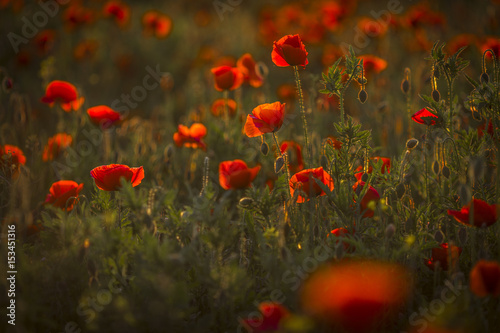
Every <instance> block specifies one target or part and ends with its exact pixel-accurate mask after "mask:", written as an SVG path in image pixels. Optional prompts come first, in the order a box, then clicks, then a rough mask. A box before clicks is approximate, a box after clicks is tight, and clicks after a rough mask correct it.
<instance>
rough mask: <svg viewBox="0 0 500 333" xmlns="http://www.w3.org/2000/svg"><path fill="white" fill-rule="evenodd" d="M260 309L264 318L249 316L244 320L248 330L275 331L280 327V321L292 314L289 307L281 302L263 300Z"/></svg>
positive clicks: (256, 332) (256, 331) (243, 322)
mask: <svg viewBox="0 0 500 333" xmlns="http://www.w3.org/2000/svg"><path fill="white" fill-rule="evenodd" d="M259 311H260V313H261V314H262V316H263V318H247V319H243V320H242V324H243V325H244V326H245V328H246V330H247V332H255V333H258V332H274V331H277V330H278V329H279V327H280V322H281V320H283V319H284V318H286V317H288V316H289V315H290V312H289V311H288V309H287V308H285V307H284V306H283V305H281V304H279V303H273V302H262V303H260V304H259Z"/></svg>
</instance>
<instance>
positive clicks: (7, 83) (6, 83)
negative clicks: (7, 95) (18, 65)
mask: <svg viewBox="0 0 500 333" xmlns="http://www.w3.org/2000/svg"><path fill="white" fill-rule="evenodd" d="M12 86H13V82H12V79H11V78H10V77H4V78H3V81H2V89H3V91H4V92H9V91H10V90H11V89H12Z"/></svg>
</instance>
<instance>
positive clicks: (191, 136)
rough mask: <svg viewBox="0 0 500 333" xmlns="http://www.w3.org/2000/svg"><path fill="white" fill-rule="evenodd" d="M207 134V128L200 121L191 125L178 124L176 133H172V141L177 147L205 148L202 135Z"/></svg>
mask: <svg viewBox="0 0 500 333" xmlns="http://www.w3.org/2000/svg"><path fill="white" fill-rule="evenodd" d="M205 135H207V128H206V127H205V126H204V125H203V124H200V123H194V124H193V125H191V127H189V128H188V127H187V126H184V125H179V126H178V127H177V133H174V142H175V145H176V146H177V147H182V146H184V147H190V148H195V149H196V148H201V149H203V150H205V149H206V148H207V145H206V144H205V142H203V137H205Z"/></svg>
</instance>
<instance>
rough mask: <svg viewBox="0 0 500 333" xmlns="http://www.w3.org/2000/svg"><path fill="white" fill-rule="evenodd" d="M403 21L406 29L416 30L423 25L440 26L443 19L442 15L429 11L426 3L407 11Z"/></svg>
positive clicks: (443, 21)
mask: <svg viewBox="0 0 500 333" xmlns="http://www.w3.org/2000/svg"><path fill="white" fill-rule="evenodd" d="M403 21H404V24H405V25H406V26H407V27H410V28H413V29H416V28H420V27H422V26H425V25H431V26H441V25H443V24H444V23H445V18H444V15H443V14H442V13H440V12H435V11H433V10H431V9H430V8H429V5H428V4H427V3H420V4H417V5H415V6H413V7H411V8H410V9H409V10H408V12H407V13H406V15H405V16H404V17H403Z"/></svg>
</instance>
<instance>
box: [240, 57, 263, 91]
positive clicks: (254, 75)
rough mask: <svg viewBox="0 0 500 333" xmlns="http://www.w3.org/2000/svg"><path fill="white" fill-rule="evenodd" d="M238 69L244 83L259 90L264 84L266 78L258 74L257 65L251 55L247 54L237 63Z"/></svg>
mask: <svg viewBox="0 0 500 333" xmlns="http://www.w3.org/2000/svg"><path fill="white" fill-rule="evenodd" d="M236 67H237V68H238V69H239V71H240V72H241V73H242V74H243V81H244V82H248V83H249V84H250V85H251V86H252V87H254V88H258V87H260V86H262V85H263V84H264V78H263V77H262V76H261V75H260V73H258V72H257V64H256V63H255V60H253V57H252V55H251V54H250V53H245V54H244V55H242V56H241V57H240V58H239V59H238V61H237V62H236Z"/></svg>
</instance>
